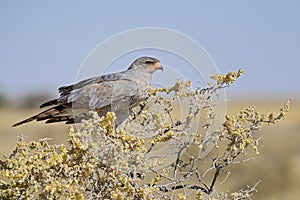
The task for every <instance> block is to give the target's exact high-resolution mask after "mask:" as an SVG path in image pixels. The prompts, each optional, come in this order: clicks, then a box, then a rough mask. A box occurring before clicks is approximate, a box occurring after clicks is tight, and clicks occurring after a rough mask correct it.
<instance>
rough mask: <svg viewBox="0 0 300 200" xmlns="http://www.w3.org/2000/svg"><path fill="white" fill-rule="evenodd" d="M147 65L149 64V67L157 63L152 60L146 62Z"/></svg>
mask: <svg viewBox="0 0 300 200" xmlns="http://www.w3.org/2000/svg"><path fill="white" fill-rule="evenodd" d="M145 64H147V65H150V64H151V65H153V64H155V62H154V61H150V60H147V61H145Z"/></svg>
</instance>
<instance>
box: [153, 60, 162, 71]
mask: <svg viewBox="0 0 300 200" xmlns="http://www.w3.org/2000/svg"><path fill="white" fill-rule="evenodd" d="M155 69H156V70H158V69H159V70H161V71H164V68H163V66H162V64H160V63H159V62H157V63H155Z"/></svg>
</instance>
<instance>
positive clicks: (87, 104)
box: [13, 56, 163, 127]
mask: <svg viewBox="0 0 300 200" xmlns="http://www.w3.org/2000/svg"><path fill="white" fill-rule="evenodd" d="M158 69H160V70H162V69H163V68H162V65H161V64H160V61H159V60H158V59H156V58H152V57H146V56H145V57H140V58H138V59H136V60H135V61H134V62H133V63H132V64H131V65H130V67H129V68H128V69H127V70H125V71H122V72H119V73H113V74H107V75H102V76H97V77H93V78H89V79H86V80H83V81H80V82H78V83H76V84H73V85H69V86H63V87H60V88H59V89H58V90H59V93H60V97H59V98H57V99H53V100H50V101H48V102H46V103H44V104H42V105H41V106H40V108H44V107H48V106H51V108H49V109H47V110H45V111H43V112H41V113H39V114H37V115H34V116H32V117H30V118H28V119H25V120H23V121H21V122H18V123H16V124H14V125H13V126H14V127H15V126H18V125H21V124H24V123H27V122H30V121H34V120H36V121H43V120H46V123H54V122H62V121H64V122H65V123H66V124H72V123H78V122H81V120H82V119H86V118H87V113H88V111H91V110H94V111H96V112H97V113H98V115H99V116H103V115H105V114H106V113H107V112H110V111H112V112H115V114H116V125H117V126H118V125H120V124H121V123H122V122H123V121H124V120H126V119H127V118H128V115H129V111H130V109H131V108H132V107H134V106H136V105H137V104H138V103H140V102H141V101H142V100H144V99H145V98H147V93H148V90H149V87H150V82H151V77H152V74H153V73H154V72H155V71H156V70H158Z"/></svg>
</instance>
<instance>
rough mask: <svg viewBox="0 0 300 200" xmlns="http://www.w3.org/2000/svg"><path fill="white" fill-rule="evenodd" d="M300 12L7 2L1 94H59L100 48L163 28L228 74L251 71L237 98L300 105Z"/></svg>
mask: <svg viewBox="0 0 300 200" xmlns="http://www.w3.org/2000/svg"><path fill="white" fill-rule="evenodd" d="M129 2H130V3H129ZM299 9H300V3H299V1H247V2H246V1H218V2H217V1H185V2H183V1H174V0H173V1H148V2H144V3H143V2H142V1H106V2H103V1H47V2H46V1H1V2H0V66H1V73H0V92H2V93H6V94H8V95H10V96H20V95H24V94H26V93H39V92H50V93H51V94H53V95H55V93H56V91H57V90H56V88H57V87H59V86H61V85H66V84H70V83H72V82H74V80H75V77H76V74H77V72H78V69H79V67H80V65H81V64H82V62H83V61H84V59H85V58H86V56H87V55H88V54H89V52H90V51H91V50H92V49H93V48H94V47H95V46H96V45H98V44H99V43H101V42H103V41H104V40H106V39H107V38H109V37H111V36H112V35H115V34H118V33H120V32H122V31H126V30H129V29H133V28H142V27H162V28H168V29H173V30H176V31H179V32H181V33H184V34H186V35H188V36H190V37H191V38H193V39H194V40H196V41H197V42H198V43H199V44H201V45H202V46H203V47H204V48H205V49H206V50H207V52H208V53H209V55H210V56H211V57H212V59H213V60H214V62H215V63H216V65H217V66H218V68H219V69H220V71H221V72H223V73H225V72H227V71H232V70H236V69H238V68H243V69H244V71H245V74H244V76H243V77H242V78H241V79H240V80H239V81H238V82H237V84H236V85H235V86H234V87H232V88H230V90H229V92H228V94H229V96H235V97H241V98H242V97H253V96H260V97H266V96H270V97H276V98H279V99H286V98H288V97H292V98H298V97H300V95H299V94H300V88H299V85H300V78H299V74H300V48H299V46H300V39H299V36H300V12H299ZM162 62H164V61H162ZM128 64H129V63H124V65H126V66H127V65H128ZM123 69H124V67H123V66H122V67H120V69H119V70H123ZM95 75H97V74H95Z"/></svg>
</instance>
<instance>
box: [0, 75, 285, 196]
mask: <svg viewBox="0 0 300 200" xmlns="http://www.w3.org/2000/svg"><path fill="white" fill-rule="evenodd" d="M241 74H242V70H238V71H237V72H230V73H228V74H225V75H213V76H212V77H211V78H212V80H213V81H214V82H212V83H210V84H208V87H207V88H197V89H192V88H191V84H192V83H191V82H190V81H187V82H185V83H184V82H183V81H177V82H176V84H175V85H174V86H172V87H169V88H157V89H151V90H150V91H149V98H148V99H147V100H145V101H143V102H141V103H140V104H139V106H137V107H135V108H133V109H132V111H131V115H130V117H129V119H128V120H127V122H126V123H124V124H123V125H122V126H121V127H118V128H116V127H115V124H114V121H115V114H114V113H108V114H107V115H106V116H103V117H99V116H98V115H97V113H95V112H90V116H91V118H90V119H89V120H83V121H82V123H81V124H79V125H78V126H73V127H72V128H71V129H70V132H69V137H68V144H67V145H65V144H60V145H50V144H49V143H48V142H47V139H40V140H38V141H31V142H26V141H24V139H23V138H22V137H19V141H18V142H17V144H16V147H15V150H14V151H13V152H12V154H11V155H10V156H9V157H6V158H5V159H4V160H2V161H0V172H1V174H0V190H1V192H0V199H120V200H121V199H149V200H150V199H179V200H184V199H206V198H210V199H247V198H251V195H252V194H253V193H254V192H256V188H255V187H256V185H254V186H253V187H247V188H245V189H241V190H240V191H237V192H234V193H231V194H227V193H226V192H221V193H217V192H215V190H214V187H215V185H216V182H217V181H219V180H218V178H219V176H220V174H222V173H225V172H224V169H225V168H227V167H228V166H230V165H232V164H233V163H234V162H237V161H239V160H241V159H247V156H248V155H247V154H246V150H247V149H248V148H250V149H251V148H252V149H254V151H255V152H256V153H257V154H258V153H259V146H260V138H259V136H256V133H257V132H258V131H260V129H261V127H262V125H264V124H275V123H277V122H279V121H280V120H282V119H284V118H285V116H286V115H287V112H288V111H289V105H290V102H289V101H288V102H287V103H286V104H285V105H284V106H283V107H282V108H281V109H280V111H279V114H277V115H276V114H274V113H259V112H257V111H256V109H255V107H246V108H243V109H241V110H240V113H238V114H237V115H234V116H231V115H226V116H225V119H223V123H222V126H221V128H219V129H213V125H214V124H215V123H216V122H215V118H216V116H217V113H215V111H214V109H213V108H214V106H215V104H213V103H212V101H211V98H212V97H213V96H214V95H217V94H218V93H219V92H220V91H221V90H222V89H223V88H225V87H228V86H229V85H230V84H232V83H234V81H235V80H236V79H237V78H238V77H240V76H241ZM179 100H180V102H179V103H183V104H185V105H186V107H185V112H182V113H181V117H180V118H178V117H176V114H174V113H176V112H177V111H176V108H177V107H178V101H179ZM175 104H176V105H177V106H175ZM177 115H178V114H177ZM199 121H201V124H200V125H199V124H198V123H199ZM195 122H196V125H198V126H199V128H198V129H197V130H196V131H195V130H194V129H193V128H194V126H195ZM205 130H206V135H203V133H204V131H205ZM208 136H210V137H208ZM209 146H211V147H209ZM163 147H167V148H168V149H169V150H171V151H170V152H168V153H165V154H163V153H161V151H159V149H160V148H163ZM211 148H214V150H215V151H216V152H217V153H216V155H214V156H212V157H205V155H206V154H207V153H208V152H209V151H210V149H211ZM163 151H165V149H163ZM170 158H171V159H170ZM208 159H209V160H208ZM204 160H205V162H206V163H210V165H209V167H207V168H205V169H203V168H202V163H203V162H204ZM208 174H210V175H208Z"/></svg>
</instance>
